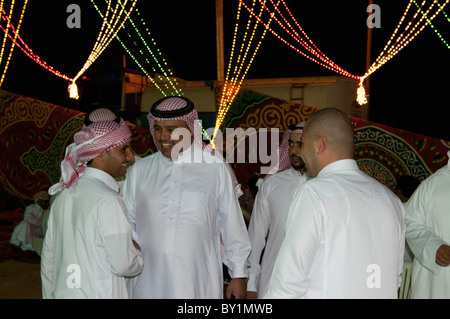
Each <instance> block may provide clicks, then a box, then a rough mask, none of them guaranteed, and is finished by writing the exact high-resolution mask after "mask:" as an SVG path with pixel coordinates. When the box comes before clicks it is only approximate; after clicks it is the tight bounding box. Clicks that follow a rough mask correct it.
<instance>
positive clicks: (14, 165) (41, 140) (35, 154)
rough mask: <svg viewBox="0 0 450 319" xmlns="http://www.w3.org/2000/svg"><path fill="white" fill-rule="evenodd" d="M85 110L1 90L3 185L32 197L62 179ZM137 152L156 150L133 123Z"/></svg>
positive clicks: (0, 178)
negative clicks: (62, 167) (66, 155)
mask: <svg viewBox="0 0 450 319" xmlns="http://www.w3.org/2000/svg"><path fill="white" fill-rule="evenodd" d="M83 120H84V113H81V112H78V111H74V110H71V109H68V108H64V107H61V106H57V105H53V104H49V103H46V102H42V101H39V100H36V99H32V98H28V97H24V96H21V95H18V94H14V93H11V92H8V91H4V90H0V147H1V149H2V151H3V160H2V161H0V188H1V189H2V190H4V191H5V192H7V193H8V194H9V195H11V196H13V197H16V198H19V199H22V200H27V201H31V200H32V197H33V195H34V194H35V193H36V192H37V191H39V190H42V189H44V188H48V187H50V186H51V185H52V184H54V183H56V182H58V181H59V178H60V176H61V170H60V164H61V160H62V159H63V157H64V153H65V149H66V147H67V145H69V144H70V143H71V142H72V141H73V139H72V138H73V135H74V134H75V133H76V132H77V131H79V130H80V129H81V127H82V125H83ZM130 129H131V131H132V133H133V142H132V144H131V147H132V149H133V150H134V152H135V153H136V154H137V155H139V156H145V155H147V154H148V153H150V152H153V151H154V150H155V147H154V145H153V141H152V140H151V138H149V136H148V131H147V130H144V129H141V128H139V127H136V126H133V125H130Z"/></svg>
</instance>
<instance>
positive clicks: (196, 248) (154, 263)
mask: <svg viewBox="0 0 450 319" xmlns="http://www.w3.org/2000/svg"><path fill="white" fill-rule="evenodd" d="M193 156H195V158H196V159H197V160H198V159H199V158H200V159H202V160H200V162H202V163H193V162H194V161H193ZM202 156H203V158H202ZM217 159H218V158H217ZM212 161H213V157H212V155H211V154H210V152H208V151H202V150H201V149H199V148H197V147H190V148H189V149H188V150H186V151H185V152H183V153H181V154H180V156H179V158H178V160H176V161H171V160H169V159H168V158H166V157H165V156H164V155H163V154H161V153H160V152H157V153H154V154H152V155H150V156H148V157H146V158H143V159H141V160H140V161H138V162H136V163H135V164H134V165H133V166H132V167H131V169H130V170H129V172H128V174H127V179H126V181H125V185H124V188H123V196H124V199H125V202H126V204H127V208H128V211H129V219H130V223H131V225H132V227H133V229H134V230H135V231H136V233H137V236H138V237H139V238H138V243H139V245H140V247H141V249H142V252H143V254H144V263H145V267H144V269H143V271H142V273H141V274H140V275H139V276H137V277H136V278H133V280H132V282H131V283H130V293H131V296H132V298H186V299H189V298H222V297H223V267H222V262H223V263H224V264H225V265H226V266H227V267H228V269H229V273H230V276H231V277H232V278H236V277H247V270H246V267H245V262H246V259H247V257H248V254H249V253H250V240H249V238H248V233H247V229H246V226H245V222H244V218H243V216H242V212H241V209H240V206H239V202H238V200H237V197H236V193H235V190H234V186H233V181H232V178H231V175H230V172H229V171H228V168H227V167H226V164H225V163H224V162H223V161H222V160H220V161H219V163H211V164H208V163H210V162H212ZM221 235H222V240H223V246H224V249H225V254H224V258H223V260H222V256H221V240H220V238H221Z"/></svg>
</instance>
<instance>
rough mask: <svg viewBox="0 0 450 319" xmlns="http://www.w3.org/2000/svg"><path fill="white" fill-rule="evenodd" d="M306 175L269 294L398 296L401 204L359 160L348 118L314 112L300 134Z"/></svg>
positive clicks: (330, 110) (333, 111)
mask: <svg viewBox="0 0 450 319" xmlns="http://www.w3.org/2000/svg"><path fill="white" fill-rule="evenodd" d="M301 141H302V146H301V148H300V156H301V157H302V159H303V161H304V162H305V165H306V169H307V172H308V176H309V177H311V179H310V180H308V181H307V182H306V183H303V184H302V185H300V187H299V188H298V189H297V192H296V194H295V195H294V199H293V203H292V205H291V208H290V210H289V213H288V218H287V221H286V235H285V238H284V241H283V244H282V245H281V248H280V251H279V253H278V257H277V260H276V262H275V266H274V270H273V273H272V278H271V280H270V284H269V289H268V291H267V293H266V295H265V296H264V298H397V290H398V287H399V286H400V281H401V273H402V270H403V253H404V245H405V224H404V208H403V205H402V202H401V201H400V199H399V198H398V197H397V196H396V195H395V194H394V193H393V192H392V191H391V190H389V189H388V188H387V187H385V186H384V185H382V184H380V183H379V182H378V181H376V180H375V179H373V178H371V177H369V176H368V175H366V174H364V173H363V172H361V171H360V170H359V168H358V165H357V163H356V161H355V160H354V132H353V128H352V126H351V124H350V120H349V118H348V116H347V115H346V114H345V113H344V112H342V111H340V110H338V109H334V108H325V109H321V110H319V111H317V112H316V113H314V114H313V115H312V116H311V117H310V118H309V119H308V120H307V122H306V125H305V127H304V128H303V134H302V138H301Z"/></svg>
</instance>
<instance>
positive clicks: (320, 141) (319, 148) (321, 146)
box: [315, 136, 328, 154]
mask: <svg viewBox="0 0 450 319" xmlns="http://www.w3.org/2000/svg"><path fill="white" fill-rule="evenodd" d="M315 146H316V152H317V154H322V153H323V152H325V150H326V149H327V147H328V145H327V141H326V139H325V138H324V137H323V136H317V138H316V140H315Z"/></svg>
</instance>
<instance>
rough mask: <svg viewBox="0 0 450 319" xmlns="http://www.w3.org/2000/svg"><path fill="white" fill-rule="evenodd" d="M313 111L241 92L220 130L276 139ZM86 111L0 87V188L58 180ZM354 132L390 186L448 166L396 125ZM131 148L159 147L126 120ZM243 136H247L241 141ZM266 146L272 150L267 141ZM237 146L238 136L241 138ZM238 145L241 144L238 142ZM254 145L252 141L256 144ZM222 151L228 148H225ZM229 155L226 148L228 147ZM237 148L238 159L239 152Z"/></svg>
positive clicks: (365, 160)
mask: <svg viewBox="0 0 450 319" xmlns="http://www.w3.org/2000/svg"><path fill="white" fill-rule="evenodd" d="M316 110H317V109H316V108H313V107H309V106H304V105H301V104H296V103H293V102H287V101H283V100H279V99H276V98H273V97H269V96H266V95H262V94H260V93H256V92H253V91H248V90H242V91H241V92H240V94H239V95H238V96H237V98H236V100H235V102H234V103H233V105H232V107H231V108H230V110H229V112H228V115H227V117H226V119H225V121H224V127H225V128H239V127H240V128H242V129H243V130H248V129H249V128H255V129H256V131H257V130H259V129H260V128H278V129H279V130H280V138H281V136H282V134H283V132H284V130H285V129H286V128H287V127H288V126H289V125H291V124H295V123H299V122H301V121H303V120H307V119H308V117H309V116H310V115H311V114H313V113H314V112H315V111H316ZM83 119H84V113H81V112H77V111H74V110H71V109H68V108H64V107H60V106H57V105H53V104H49V103H45V102H42V101H38V100H35V99H32V98H28V97H24V96H21V95H17V94H14V93H10V92H7V91H4V90H1V91H0V147H1V149H2V151H3V152H4V155H3V160H2V161H0V188H1V189H2V190H3V191H5V192H7V193H8V194H10V195H11V196H14V197H16V198H19V199H23V200H28V201H31V199H32V196H33V194H34V193H36V192H37V191H39V190H41V189H43V188H46V187H49V186H51V185H52V184H54V183H56V182H57V181H58V180H59V178H60V163H61V160H62V158H63V156H64V151H65V148H66V146H67V145H68V144H69V143H71V142H72V137H73V134H75V132H77V131H78V130H79V129H80V128H81V127H82V124H83ZM351 120H352V124H353V126H354V128H355V134H356V150H355V157H356V159H357V162H358V164H359V166H360V168H361V170H363V171H364V172H366V173H367V174H368V175H370V176H373V177H375V178H376V179H377V180H379V181H380V182H382V183H384V184H385V185H387V186H388V187H390V188H394V187H395V184H396V180H397V179H398V178H399V177H400V176H402V175H412V176H416V177H417V178H419V180H423V179H425V178H426V177H427V176H429V175H430V174H431V173H432V172H434V171H436V170H437V169H438V168H440V167H442V166H443V165H445V164H446V163H447V160H448V159H447V151H448V150H449V149H450V143H449V142H448V141H443V140H440V139H436V138H432V137H429V136H423V135H419V134H415V133H411V132H407V131H403V130H399V129H396V128H392V127H388V126H384V125H380V124H377V123H371V122H368V121H363V120H360V119H357V118H352V119H351ZM130 129H131V131H132V133H133V141H132V143H131V147H132V149H133V151H134V152H135V154H136V155H138V156H141V157H144V156H146V155H148V154H151V153H153V152H155V151H156V148H155V145H154V143H153V140H152V138H151V136H150V134H149V132H148V130H146V129H143V128H140V127H136V126H134V125H131V124H130ZM246 139H248V137H247V138H246ZM268 142H269V148H268V149H269V150H270V139H268ZM241 143H242V141H241ZM235 144H236V145H235V148H236V149H239V150H242V148H240V147H239V142H237V143H235ZM255 147H257V146H255ZM255 147H254V148H253V149H252V148H247V149H245V148H244V150H245V153H246V154H244V156H245V157H246V158H247V159H246V161H245V162H244V163H237V162H238V161H237V160H236V161H235V162H234V163H233V164H232V167H233V169H234V170H235V172H236V176H237V177H238V179H239V181H240V182H241V183H242V187H243V190H244V192H245V195H244V196H243V199H242V202H246V201H247V204H245V203H244V206H245V207H244V209H246V210H247V212H251V208H252V198H253V196H252V194H251V191H252V190H254V182H255V181H256V180H257V178H258V177H261V174H260V168H261V166H263V165H264V166H266V164H264V163H262V162H261V161H259V160H258V161H257V162H255V163H251V162H250V161H249V154H252V153H256V152H257V151H258V150H257V149H255ZM224 150H226V145H224ZM228 152H229V150H228ZM240 155H242V154H238V153H237V152H236V154H235V157H237V156H240Z"/></svg>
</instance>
